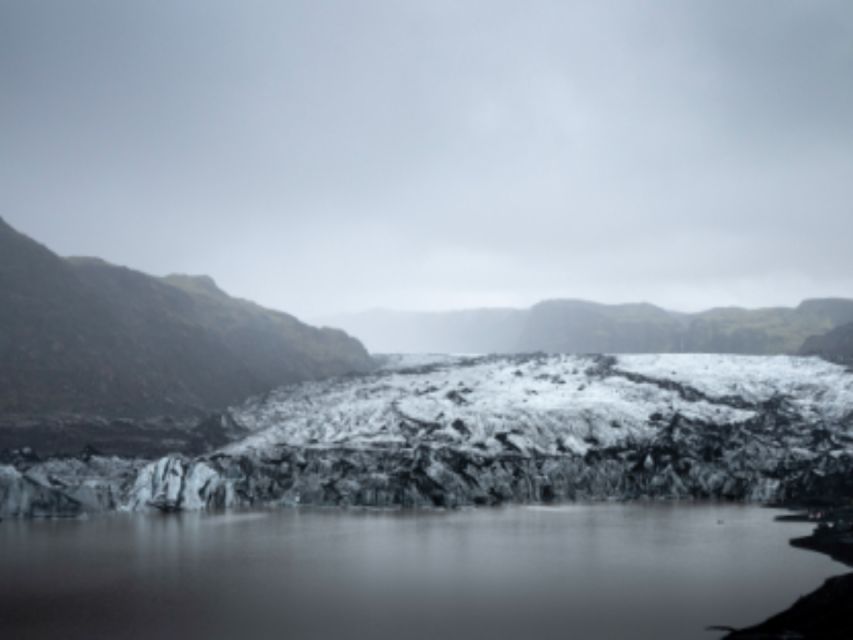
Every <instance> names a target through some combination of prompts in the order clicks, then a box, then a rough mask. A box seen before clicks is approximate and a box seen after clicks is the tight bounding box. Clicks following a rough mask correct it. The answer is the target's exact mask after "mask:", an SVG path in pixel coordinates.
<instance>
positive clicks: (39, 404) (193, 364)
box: [0, 220, 373, 418]
mask: <svg viewBox="0 0 853 640" xmlns="http://www.w3.org/2000/svg"><path fill="white" fill-rule="evenodd" d="M372 366H373V361H372V360H371V358H370V357H369V356H368V354H367V352H366V351H365V349H364V347H363V346H362V345H361V344H360V343H359V342H358V341H357V340H355V339H353V338H351V337H350V336H348V335H346V334H345V333H344V332H342V331H339V330H335V329H317V328H315V327H311V326H308V325H306V324H304V323H302V322H300V321H299V320H297V319H296V318H294V317H293V316H290V315H288V314H286V313H281V312H278V311H272V310H269V309H265V308H263V307H260V306H258V305H255V304H252V303H250V302H247V301H244V300H238V299H235V298H232V297H230V296H228V295H227V294H226V293H224V292H223V291H221V290H220V289H219V288H217V286H216V285H215V283H214V282H213V281H212V280H211V279H210V278H207V277H191V276H169V277H167V278H157V277H153V276H149V275H146V274H143V273H140V272H138V271H133V270H131V269H127V268H124V267H118V266H115V265H112V264H109V263H107V262H104V261H102V260H98V259H94V258H69V259H64V258H60V257H59V256H57V255H56V254H54V253H52V252H51V251H50V250H48V249H47V248H45V247H44V246H42V245H40V244H38V243H37V242H35V241H33V240H31V239H30V238H28V237H26V236H24V235H23V234H20V233H18V232H17V231H15V230H14V229H12V227H10V226H9V225H8V224H6V223H5V222H4V221H2V220H0V416H9V415H46V414H54V413H57V414H58V413H61V414H91V415H98V416H122V417H130V418H145V417H150V416H156V415H169V416H175V417H181V416H198V415H202V414H204V413H206V412H208V411H211V410H215V409H221V408H223V407H226V406H228V405H230V404H233V403H235V402H240V401H242V400H244V399H245V398H246V397H248V396H250V395H253V394H257V393H261V392H265V391H268V390H270V389H272V388H274V387H277V386H280V385H282V384H285V383H288V382H294V381H299V380H305V379H310V378H320V377H325V376H330V375H338V374H345V373H351V372H363V371H367V370H369V369H371V368H372Z"/></svg>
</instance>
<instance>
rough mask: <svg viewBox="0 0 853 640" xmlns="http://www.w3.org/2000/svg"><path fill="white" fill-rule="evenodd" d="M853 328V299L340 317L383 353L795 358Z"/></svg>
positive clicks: (568, 303) (549, 306)
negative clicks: (691, 309) (816, 338)
mask: <svg viewBox="0 0 853 640" xmlns="http://www.w3.org/2000/svg"><path fill="white" fill-rule="evenodd" d="M851 321H853V300H847V299H816V300H806V301H804V302H802V303H801V304H800V305H798V306H797V307H793V308H789V307H775V308H765V309H743V308H737V307H728V308H716V309H709V310H707V311H702V312H699V313H679V312H674V311H669V310H667V309H663V308H661V307H657V306H654V305H651V304H647V303H641V304H620V305H608V304H599V303H595V302H589V301H585V300H548V301H544V302H540V303H539V304H536V305H534V306H533V307H530V308H529V309H471V310H467V311H450V312H423V313H419V312H398V311H385V310H374V311H370V312H365V313H360V314H350V315H341V316H335V317H334V318H330V319H327V320H326V322H328V323H330V324H334V325H335V326H340V327H342V328H343V329H344V330H346V331H349V332H350V333H352V334H353V335H354V336H356V337H358V338H359V339H360V340H362V341H363V342H364V343H365V346H367V348H368V349H369V350H371V351H373V352H376V353H392V352H410V353H431V352H434V353H447V352H453V353H517V352H532V351H545V352H549V353H736V354H752V355H775V354H795V353H798V352H799V351H800V348H801V347H802V345H803V343H804V342H805V340H806V339H807V338H809V337H810V336H813V335H817V334H822V333H825V332H826V331H828V330H831V329H833V328H835V327H837V326H840V325H841V324H844V323H847V322H851Z"/></svg>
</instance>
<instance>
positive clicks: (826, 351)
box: [801, 322, 853, 363]
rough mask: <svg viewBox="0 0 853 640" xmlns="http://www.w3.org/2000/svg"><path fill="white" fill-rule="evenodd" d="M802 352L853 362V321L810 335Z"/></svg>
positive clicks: (828, 358) (838, 360)
mask: <svg viewBox="0 0 853 640" xmlns="http://www.w3.org/2000/svg"><path fill="white" fill-rule="evenodd" d="M801 352H802V353H803V355H818V356H822V357H824V358H826V359H827V360H834V361H837V362H844V363H853V322H851V323H848V324H844V325H841V326H840V327H836V328H835V329H832V330H831V331H827V332H826V333H824V334H822V335H817V336H812V337H810V338H809V339H808V340H806V341H805V343H804V344H803V348H802V350H801Z"/></svg>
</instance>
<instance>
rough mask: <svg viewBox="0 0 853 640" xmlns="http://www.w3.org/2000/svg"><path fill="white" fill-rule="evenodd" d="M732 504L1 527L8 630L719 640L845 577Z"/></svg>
mask: <svg viewBox="0 0 853 640" xmlns="http://www.w3.org/2000/svg"><path fill="white" fill-rule="evenodd" d="M776 513H778V512H775V511H772V510H769V509H764V508H760V507H754V506H735V505H723V504H660V503H653V504H572V505H565V506H557V507H544V506H543V507H532V506H530V507H525V506H517V507H507V508H500V509H476V510H463V511H451V512H443V511H436V512H387V511H386V512H383V511H379V512H376V511H353V510H312V509H305V508H303V509H282V510H269V511H257V512H232V513H224V514H182V515H177V516H157V515H131V514H118V515H112V516H104V517H95V518H90V519H88V520H74V521H29V522H25V521H17V522H16V521H7V522H2V523H0V637H2V638H32V639H39V640H40V639H47V638H50V639H53V638H62V639H68V640H76V639H81V640H82V639H86V640H93V639H98V638H104V639H106V638H109V639H111V640H124V639H134V640H136V639H142V638H146V639H147V638H163V639H169V638H183V639H187V638H223V639H224V638H237V639H242V640H249V639H253V638H302V637H305V638H324V639H334V638H385V637H388V638H453V637H460V638H462V637H464V638H480V637H483V638H487V637H488V638H503V637H506V638H527V639H535V638H579V639H592V640H595V639H598V638H602V639H607V640H619V639H622V638H625V639H628V638H630V639H643V638H649V639H655V640H666V639H669V638H673V639H678V640H691V639H694V638H695V639H714V638H718V637H719V636H720V635H721V634H720V632H712V631H708V630H706V627H708V626H709V625H716V624H723V625H731V626H745V625H749V624H753V623H757V622H760V621H761V620H762V619H764V618H766V617H768V616H769V615H771V614H773V613H776V612H778V611H780V610H782V609H784V608H786V607H787V606H789V605H790V604H792V603H793V601H794V600H795V599H796V598H797V597H798V596H800V595H802V594H805V593H807V592H809V591H811V590H813V589H815V588H816V587H818V586H819V585H820V584H821V583H822V582H823V580H825V579H826V578H827V577H829V576H831V575H835V574H839V573H843V572H844V568H843V567H842V566H841V565H839V564H837V563H835V562H833V561H831V560H829V559H828V558H826V557H824V556H822V555H819V554H815V553H810V552H806V551H802V550H798V549H794V548H792V547H790V546H789V544H788V540H789V539H790V538H791V537H795V536H798V535H805V534H807V533H809V531H810V530H811V527H810V525H807V524H796V523H778V522H774V521H773V517H774V515H775V514H776Z"/></svg>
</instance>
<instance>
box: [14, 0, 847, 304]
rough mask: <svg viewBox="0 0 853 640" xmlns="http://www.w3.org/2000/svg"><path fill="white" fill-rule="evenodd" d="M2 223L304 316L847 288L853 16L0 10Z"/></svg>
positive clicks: (398, 9) (760, 299)
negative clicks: (194, 277) (202, 277)
mask: <svg viewBox="0 0 853 640" xmlns="http://www.w3.org/2000/svg"><path fill="white" fill-rule="evenodd" d="M0 216H3V217H5V218H6V219H7V220H8V221H9V222H10V223H11V224H13V225H14V226H16V227H17V228H18V229H19V230H21V231H23V232H25V233H27V234H29V235H31V236H34V237H35V238H37V239H39V240H40V241H42V242H44V243H46V244H47V245H48V246H50V247H51V248H53V249H54V250H56V251H58V252H60V253H62V254H65V255H68V254H90V255H98V256H101V257H104V258H106V259H108V260H110V261H113V262H117V263H120V264H126V265H128V266H131V267H134V268H138V269H141V270H143V271H147V272H150V273H155V274H166V273H169V272H188V273H208V274H210V275H212V276H213V277H214V278H215V279H216V280H217V281H218V282H219V283H220V285H221V286H222V287H223V288H225V289H226V290H228V291H229V292H231V293H234V294H236V295H240V296H243V297H247V298H251V299H254V300H257V301H259V302H262V303H264V304H266V305H269V306H273V307H276V308H280V309H285V310H288V311H291V312H294V313H297V314H299V315H302V316H306V317H313V316H319V315H325V314H330V313H334V312H339V311H352V310H359V309H364V308H369V307H375V306H383V307H392V308H401V309H446V308H454V307H472V306H497V305H500V306H507V305H513V306H515V305H527V304H530V303H533V302H535V301H537V300H538V299H541V298H546V297H583V298H589V299H593V300H598V301H602V302H624V301H640V300H646V301H651V302H655V303H658V304H661V305H664V306H668V307H671V308H675V309H680V310H695V309H699V308H705V307H710V306H716V305H724V304H740V305H745V306H759V305H771V304H795V303H796V302H797V301H799V299H801V298H803V297H809V296H823V295H841V296H853V251H851V241H853V3H851V2H849V0H839V1H838V2H814V1H806V0H803V1H802V2H785V1H781V2H780V1H773V2H771V1H769V0H768V1H764V2H750V1H742V0H738V1H731V2H721V1H719V0H709V1H707V2H684V1H682V0H678V1H673V2H666V1H655V2H638V1H635V0H626V1H624V2H601V1H595V2H592V1H590V2H584V3H570V2H564V1H555V2H530V1H524V2H522V1H517V2H497V1H494V0H488V1H483V2H474V1H470V2H444V1H436V0H430V1H428V2H427V1H425V2H399V1H388V2H373V1H361V2H358V1H353V2H350V1H345V0H341V1H338V2H322V1H317V0H311V1H306V2H246V1H240V2H237V1H234V2H211V1H209V0H204V1H198V2H180V1H178V2H159V1H154V0H152V1H150V2H141V1H139V2H115V1H113V0H104V1H102V2H90V1H73V2H70V1H67V0H57V1H54V2H47V1H37V2H34V1H32V0H22V1H21V2H11V1H9V0H0Z"/></svg>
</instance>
